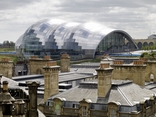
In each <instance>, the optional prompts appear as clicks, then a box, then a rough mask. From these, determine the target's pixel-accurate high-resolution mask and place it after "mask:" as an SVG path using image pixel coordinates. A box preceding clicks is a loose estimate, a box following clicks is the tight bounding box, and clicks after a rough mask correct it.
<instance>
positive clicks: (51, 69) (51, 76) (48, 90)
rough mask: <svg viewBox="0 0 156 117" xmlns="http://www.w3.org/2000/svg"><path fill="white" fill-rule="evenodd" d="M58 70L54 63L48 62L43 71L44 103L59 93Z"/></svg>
mask: <svg viewBox="0 0 156 117" xmlns="http://www.w3.org/2000/svg"><path fill="white" fill-rule="evenodd" d="M59 68H60V66H57V64H56V61H53V62H48V63H47V64H46V66H44V67H43V69H44V71H45V72H44V83H45V84H46V85H44V102H45V101H46V100H47V99H48V98H49V97H50V96H52V95H55V94H58V93H59V87H58V84H59V77H58V73H59Z"/></svg>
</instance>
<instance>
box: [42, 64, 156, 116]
mask: <svg viewBox="0 0 156 117" xmlns="http://www.w3.org/2000/svg"><path fill="white" fill-rule="evenodd" d="M96 71H97V74H98V78H97V80H94V81H89V82H83V83H81V84H80V85H79V86H77V87H75V88H72V89H70V90H68V91H66V92H64V93H60V94H57V95H54V96H51V97H50V98H49V99H48V100H47V102H46V105H45V106H44V109H43V108H42V111H43V112H44V113H45V114H49V113H51V115H52V116H53V117H55V116H57V117H58V116H61V117H64V116H72V117H154V114H155V108H156V107H155V102H156V97H155V92H154V91H152V90H149V88H147V87H149V85H148V86H147V87H146V86H144V87H143V86H140V85H138V84H135V83H133V82H132V80H113V79H112V78H113V77H112V76H113V74H112V73H113V68H111V67H110V66H109V64H106V63H103V64H101V65H100V68H98V69H96ZM152 85H154V84H152ZM152 85H151V86H152ZM153 88H154V87H153ZM47 107H48V108H49V107H50V108H51V109H52V110H48V108H47ZM40 108H41V107H40Z"/></svg>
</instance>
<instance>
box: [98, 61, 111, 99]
mask: <svg viewBox="0 0 156 117" xmlns="http://www.w3.org/2000/svg"><path fill="white" fill-rule="evenodd" d="M96 71H97V74H98V97H101V98H103V97H105V96H106V95H107V93H108V92H109V90H110V88H111V86H112V82H111V79H112V71H113V68H111V67H110V64H109V63H101V64H100V68H98V69H96Z"/></svg>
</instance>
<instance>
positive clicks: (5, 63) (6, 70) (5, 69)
mask: <svg viewBox="0 0 156 117" xmlns="http://www.w3.org/2000/svg"><path fill="white" fill-rule="evenodd" d="M13 66H14V64H13V61H10V60H9V58H2V59H1V60H0V73H1V74H3V75H4V76H5V77H7V78H10V79H12V76H13V72H14V71H13Z"/></svg>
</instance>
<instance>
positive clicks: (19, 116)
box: [0, 75, 45, 117]
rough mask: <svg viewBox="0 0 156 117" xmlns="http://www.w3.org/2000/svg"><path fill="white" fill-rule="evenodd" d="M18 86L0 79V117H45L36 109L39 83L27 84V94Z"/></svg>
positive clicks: (15, 83) (13, 82) (10, 81)
mask: <svg viewBox="0 0 156 117" xmlns="http://www.w3.org/2000/svg"><path fill="white" fill-rule="evenodd" d="M0 76H1V75H0ZM1 82H3V83H2V85H1ZM18 85H19V84H18V82H15V81H13V80H11V79H8V78H6V77H2V76H1V77H0V117H45V115H44V114H43V113H41V112H40V111H39V110H38V109H37V88H38V86H39V83H38V82H35V81H33V82H31V81H30V82H27V86H28V87H29V88H28V89H29V90H28V92H27V91H26V90H25V89H24V88H22V87H19V86H18Z"/></svg>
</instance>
